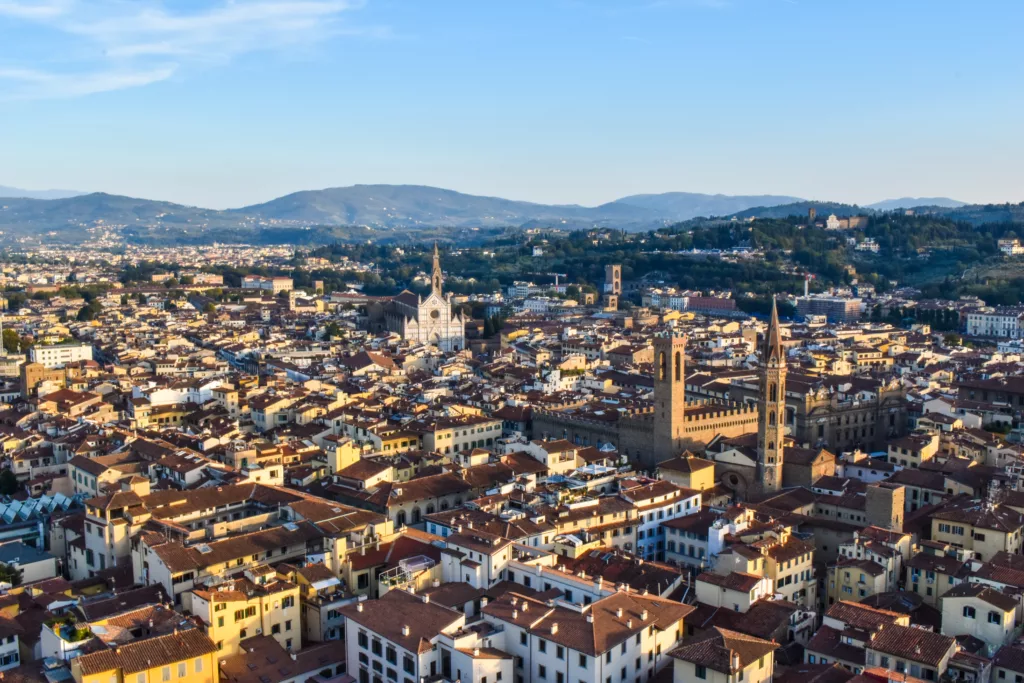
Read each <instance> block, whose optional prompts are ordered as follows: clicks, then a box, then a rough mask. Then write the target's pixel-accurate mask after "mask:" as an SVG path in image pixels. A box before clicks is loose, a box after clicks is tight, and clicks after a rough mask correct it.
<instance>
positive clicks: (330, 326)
mask: <svg viewBox="0 0 1024 683" xmlns="http://www.w3.org/2000/svg"><path fill="white" fill-rule="evenodd" d="M340 336H341V327H339V326H338V323H336V322H334V321H333V320H332V321H331V322H329V323H327V327H326V328H324V337H325V338H327V339H330V338H332V337H340Z"/></svg>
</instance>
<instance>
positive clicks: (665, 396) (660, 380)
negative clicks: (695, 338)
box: [653, 330, 686, 462]
mask: <svg viewBox="0 0 1024 683" xmlns="http://www.w3.org/2000/svg"><path fill="white" fill-rule="evenodd" d="M685 403H686V335H681V334H677V333H676V332H675V330H670V331H669V332H668V333H667V334H666V335H664V336H657V337H655V338H654V443H653V448H654V459H655V460H656V461H658V462H660V461H662V460H668V459H669V458H674V457H675V456H677V455H679V453H681V452H682V451H683V449H684V448H685V432H684V430H683V425H684V424H685V419H684V417H683V413H684V410H685Z"/></svg>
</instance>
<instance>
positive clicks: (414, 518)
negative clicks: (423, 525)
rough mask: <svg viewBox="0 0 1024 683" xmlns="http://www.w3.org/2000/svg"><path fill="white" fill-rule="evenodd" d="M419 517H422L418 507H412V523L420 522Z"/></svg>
mask: <svg viewBox="0 0 1024 683" xmlns="http://www.w3.org/2000/svg"><path fill="white" fill-rule="evenodd" d="M420 519H422V518H421V516H420V509H419V508H418V507H415V508H413V509H412V523H413V524H419V523H420Z"/></svg>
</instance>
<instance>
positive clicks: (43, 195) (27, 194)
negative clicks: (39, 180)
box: [0, 185, 82, 199]
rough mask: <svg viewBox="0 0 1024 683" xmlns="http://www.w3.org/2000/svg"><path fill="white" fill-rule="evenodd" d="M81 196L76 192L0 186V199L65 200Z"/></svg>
mask: <svg viewBox="0 0 1024 683" xmlns="http://www.w3.org/2000/svg"><path fill="white" fill-rule="evenodd" d="M81 194H82V193H81V192H75V191H74V190H22V189H19V188H17V187H8V186H7V185H0V198H3V197H18V198H21V199H65V198H67V197H77V196H79V195H81Z"/></svg>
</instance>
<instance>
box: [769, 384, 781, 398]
mask: <svg viewBox="0 0 1024 683" xmlns="http://www.w3.org/2000/svg"><path fill="white" fill-rule="evenodd" d="M768 400H769V401H771V402H772V403H774V402H775V401H778V400H779V390H778V387H776V386H775V383H774V382H772V383H771V384H769V385H768Z"/></svg>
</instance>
